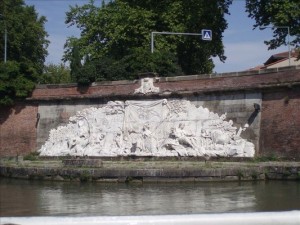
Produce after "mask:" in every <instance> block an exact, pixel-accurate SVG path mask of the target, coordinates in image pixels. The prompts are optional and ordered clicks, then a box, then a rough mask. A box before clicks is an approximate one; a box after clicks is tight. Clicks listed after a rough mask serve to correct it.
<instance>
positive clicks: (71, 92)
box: [0, 69, 300, 158]
mask: <svg viewBox="0 0 300 225" xmlns="http://www.w3.org/2000/svg"><path fill="white" fill-rule="evenodd" d="M154 85H155V86H156V87H159V88H160V93H157V94H153V95H152V94H147V95H142V94H140V95H135V94H134V90H135V89H136V88H138V87H139V86H140V85H139V81H118V82H105V83H100V84H95V85H93V86H91V87H88V88H78V87H77V86H75V85H45V86H39V87H38V88H36V89H35V90H34V92H33V93H32V96H31V97H30V98H28V99H27V100H26V101H24V102H23V103H18V104H17V105H16V106H15V107H12V108H5V107H1V108H0V156H14V155H18V154H19V155H26V154H28V153H29V152H31V151H34V150H36V149H37V148H39V147H40V145H41V144H42V143H43V142H44V141H45V139H46V133H48V130H49V129H51V128H54V127H57V126H58V125H60V124H64V123H66V122H67V120H68V117H69V116H71V115H74V114H75V113H76V111H78V110H82V109H83V108H85V107H89V106H96V107H97V106H100V105H102V104H105V103H106V102H107V101H109V100H127V99H128V100H131V99H149V98H152V99H156V98H186V99H189V100H191V101H192V102H194V104H196V105H203V106H204V107H207V108H209V109H210V110H211V111H213V112H216V113H219V114H223V113H224V112H228V119H232V120H233V121H234V123H235V126H240V125H244V124H245V122H247V121H248V122H249V121H250V122H251V124H250V129H248V130H247V131H246V132H245V133H244V134H243V135H245V137H244V138H247V139H250V140H251V141H252V142H253V143H255V144H256V146H257V147H258V148H257V155H258V156H270V155H275V156H280V157H289V158H300V148H299V146H300V70H299V69H295V70H287V71H281V72H276V73H269V74H267V73H265V74H256V75H246V76H235V75H230V76H228V77H215V78H213V79H212V78H208V77H207V78H203V76H202V77H201V76H186V77H175V78H159V79H158V80H157V82H156V83H155V84H154ZM253 103H259V104H260V105H261V107H262V108H261V111H260V112H259V114H258V115H255V117H254V116H253ZM38 113H39V114H40V115H41V118H40V121H37V114H38ZM40 132H44V133H43V134H40ZM37 133H38V134H37Z"/></svg>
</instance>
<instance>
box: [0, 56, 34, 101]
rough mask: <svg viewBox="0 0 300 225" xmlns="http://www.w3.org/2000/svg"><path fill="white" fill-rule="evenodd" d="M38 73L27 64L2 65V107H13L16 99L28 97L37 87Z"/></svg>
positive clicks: (13, 62) (0, 66)
mask: <svg viewBox="0 0 300 225" xmlns="http://www.w3.org/2000/svg"><path fill="white" fill-rule="evenodd" d="M36 78H37V73H36V72H35V70H34V69H32V68H31V67H29V66H28V64H26V63H17V62H16V61H8V62H7V63H3V62H1V63H0V81H1V82H0V105H12V104H13V103H14V100H15V99H19V98H24V97H27V96H28V94H29V93H30V92H31V91H32V90H33V88H34V86H35V80H36Z"/></svg>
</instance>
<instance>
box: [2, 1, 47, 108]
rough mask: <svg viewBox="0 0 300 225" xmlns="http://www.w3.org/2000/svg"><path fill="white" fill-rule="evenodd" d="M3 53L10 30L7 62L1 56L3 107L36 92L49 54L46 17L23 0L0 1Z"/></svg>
mask: <svg viewBox="0 0 300 225" xmlns="http://www.w3.org/2000/svg"><path fill="white" fill-rule="evenodd" d="M0 14H1V17H0V33H1V35H0V52H1V53H3V52H4V48H5V46H4V31H5V29H6V30H7V63H6V64H4V63H3V61H4V56H3V54H1V55H0V62H1V63H0V105H11V104H13V102H14V100H15V99H18V98H25V97H27V96H28V95H29V93H30V92H31V91H32V90H33V88H34V85H35V83H36V82H37V79H38V74H41V73H42V71H43V66H44V61H45V57H46V55H47V51H46V47H47V45H48V41H47V40H46V37H47V33H46V32H45V30H44V23H45V22H46V19H45V17H38V14H37V13H36V12H35V8H34V7H33V6H26V5H25V4H24V1H23V0H2V1H0Z"/></svg>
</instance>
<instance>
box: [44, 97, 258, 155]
mask: <svg viewBox="0 0 300 225" xmlns="http://www.w3.org/2000/svg"><path fill="white" fill-rule="evenodd" d="M225 119H226V114H223V115H221V116H219V115H218V114H216V113H213V112H210V111H209V110H208V109H207V108H203V107H201V106H200V107H196V106H195V105H193V104H192V103H191V102H190V101H187V100H171V101H168V100H166V99H163V100H156V101H154V100H153V101H149V100H148V101H125V102H121V101H110V102H108V103H107V104H106V105H104V106H103V107H101V108H87V109H85V110H83V111H81V112H78V113H77V114H76V115H75V116H73V117H71V118H70V119H69V123H68V124H67V125H66V126H60V127H58V128H57V129H53V130H51V131H50V135H49V139H48V140H47V141H46V143H45V144H44V145H43V146H42V148H41V149H40V150H39V151H40V154H41V155H44V156H65V155H72V156H112V157H113V156H129V155H136V156H209V157H211V156H222V157H253V156H254V145H253V144H252V143H251V142H248V141H246V140H244V139H242V138H241V137H240V135H241V132H242V131H244V130H245V129H246V128H247V125H245V127H243V128H240V129H239V130H237V128H236V127H234V126H233V122H232V121H231V120H229V121H226V120H225Z"/></svg>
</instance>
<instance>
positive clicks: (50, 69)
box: [38, 64, 72, 84]
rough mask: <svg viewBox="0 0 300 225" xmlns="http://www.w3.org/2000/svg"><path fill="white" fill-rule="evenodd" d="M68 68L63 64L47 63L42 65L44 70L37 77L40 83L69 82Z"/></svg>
mask: <svg viewBox="0 0 300 225" xmlns="http://www.w3.org/2000/svg"><path fill="white" fill-rule="evenodd" d="M71 82H72V81H71V74H70V68H69V67H67V66H65V65H64V64H60V65H55V64H49V65H46V66H45V67H44V72H43V74H42V75H41V76H39V77H38V83H40V84H62V83H71Z"/></svg>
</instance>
